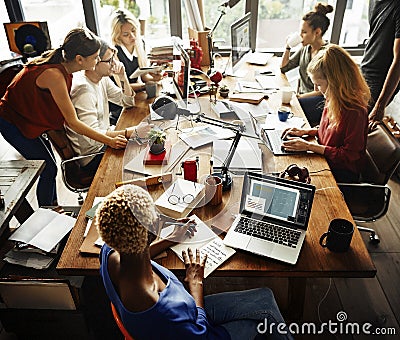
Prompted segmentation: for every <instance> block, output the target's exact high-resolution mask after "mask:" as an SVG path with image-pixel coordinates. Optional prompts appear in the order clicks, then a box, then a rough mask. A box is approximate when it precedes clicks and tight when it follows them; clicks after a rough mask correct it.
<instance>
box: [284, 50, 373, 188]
mask: <svg viewBox="0 0 400 340" xmlns="http://www.w3.org/2000/svg"><path fill="white" fill-rule="evenodd" d="M307 72H308V74H309V76H310V78H311V80H312V82H313V83H314V86H315V89H316V90H319V91H321V93H322V94H323V95H324V97H325V99H326V103H325V108H324V111H323V113H322V118H321V123H320V126H319V127H318V128H312V129H295V128H293V129H289V130H287V131H285V132H284V137H285V138H286V139H287V141H285V142H283V146H284V147H285V149H286V150H289V151H312V152H315V153H318V154H321V155H324V156H325V157H326V159H327V161H328V163H329V166H330V168H331V170H332V173H333V175H334V176H335V178H336V180H337V181H338V182H357V181H358V180H359V176H360V172H361V169H362V167H363V164H364V159H365V149H366V143H367V133H368V114H367V108H368V102H369V100H370V92H369V88H368V85H367V83H366V82H365V80H364V78H363V76H362V74H361V72H360V69H359V68H358V66H357V64H356V63H355V62H354V60H353V59H352V58H351V56H350V55H349V54H348V53H347V52H346V51H345V50H344V49H343V48H342V47H340V46H337V45H330V46H329V47H328V48H326V50H323V51H321V52H320V53H319V54H318V55H317V56H316V57H315V58H314V59H313V60H312V61H311V62H310V64H309V65H308V68H307ZM304 135H309V136H316V137H317V140H318V144H316V143H313V142H309V141H306V140H304V139H302V138H298V137H302V136H304Z"/></svg>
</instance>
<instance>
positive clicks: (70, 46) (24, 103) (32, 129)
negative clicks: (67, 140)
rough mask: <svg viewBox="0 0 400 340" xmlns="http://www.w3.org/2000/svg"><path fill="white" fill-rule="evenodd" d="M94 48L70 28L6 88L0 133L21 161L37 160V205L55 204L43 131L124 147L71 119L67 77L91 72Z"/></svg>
mask: <svg viewBox="0 0 400 340" xmlns="http://www.w3.org/2000/svg"><path fill="white" fill-rule="evenodd" d="M99 48H100V42H99V41H98V39H97V37H96V36H95V35H94V34H92V33H91V32H89V31H88V30H86V29H82V28H76V29H73V30H71V31H70V32H69V33H68V35H67V36H66V38H65V40H64V43H63V45H62V46H60V47H59V48H57V49H54V50H50V51H47V52H45V53H43V54H42V55H41V56H40V57H37V58H35V59H33V60H32V61H31V62H29V63H28V64H27V65H26V66H25V67H24V68H23V70H21V72H19V73H18V74H17V75H16V77H15V78H14V79H13V81H12V82H11V83H10V85H9V86H8V88H7V91H6V93H5V94H4V96H3V98H1V101H0V132H1V134H2V135H3V137H4V139H6V140H7V141H8V142H9V143H10V144H11V145H12V146H13V147H14V148H15V149H16V150H17V151H18V152H19V153H21V155H22V156H24V157H25V158H26V159H43V160H45V161H46V167H45V169H44V171H43V172H42V174H41V176H40V179H39V183H38V188H37V198H38V202H39V205H52V204H55V203H56V202H57V194H56V181H55V178H56V174H57V165H56V164H55V162H54V155H53V154H52V151H51V147H50V145H49V143H48V142H47V141H45V140H44V139H41V138H40V136H41V134H42V133H43V132H45V131H47V130H54V129H62V128H63V126H64V124H66V125H68V126H69V127H70V128H71V129H73V130H74V131H76V132H78V133H81V134H82V135H85V136H87V137H89V138H92V139H94V140H97V141H99V142H101V143H104V144H106V145H108V146H111V147H112V148H116V149H120V148H124V147H125V146H126V143H127V140H126V138H125V137H124V136H116V137H110V136H107V135H106V134H102V133H99V132H97V131H96V130H94V129H92V128H90V127H89V126H87V125H86V124H84V123H82V122H81V121H80V120H79V119H78V118H77V115H76V112H75V109H74V106H73V104H72V102H71V99H70V96H69V92H70V89H71V82H72V73H74V72H77V71H80V70H93V69H94V67H95V66H96V64H97V63H98V62H99V61H100V59H99Z"/></svg>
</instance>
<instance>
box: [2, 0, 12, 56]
mask: <svg viewBox="0 0 400 340" xmlns="http://www.w3.org/2000/svg"><path fill="white" fill-rule="evenodd" d="M0 20H1V29H0V51H1V52H0V60H6V59H10V53H8V51H9V50H10V49H9V47H8V41H7V37H6V33H5V30H4V26H3V23H4V22H10V20H9V18H8V14H7V9H6V5H5V3H4V1H1V2H0Z"/></svg>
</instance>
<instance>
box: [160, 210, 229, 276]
mask: <svg viewBox="0 0 400 340" xmlns="http://www.w3.org/2000/svg"><path fill="white" fill-rule="evenodd" d="M190 219H192V220H193V221H194V222H195V223H196V230H197V231H196V233H195V234H194V236H193V237H190V238H187V239H186V240H184V241H183V242H181V243H178V244H176V245H174V246H172V247H171V250H172V251H173V252H174V253H175V254H176V255H177V256H178V257H179V258H180V259H181V260H182V261H183V258H182V250H185V251H187V248H189V247H190V248H191V249H192V251H193V253H195V250H196V249H199V250H200V255H201V257H202V258H203V257H204V256H205V255H206V254H207V262H206V264H205V267H204V277H207V276H208V275H210V274H211V273H212V272H213V271H214V270H215V269H217V268H218V267H219V266H220V265H221V264H222V263H224V262H225V261H226V260H227V259H228V258H230V257H231V256H232V255H233V254H235V253H236V251H235V250H234V249H233V248H231V247H228V246H226V245H224V243H223V241H222V240H221V239H220V238H219V237H218V235H217V234H216V233H215V232H214V231H212V230H211V229H210V228H209V227H208V226H207V225H206V224H205V223H204V222H203V221H202V220H201V219H200V218H199V217H197V216H196V215H192V216H190ZM173 228H174V226H173V225H171V226H170V227H167V228H164V229H163V230H162V232H161V238H165V237H167V236H168V234H170V233H171V232H172V230H173Z"/></svg>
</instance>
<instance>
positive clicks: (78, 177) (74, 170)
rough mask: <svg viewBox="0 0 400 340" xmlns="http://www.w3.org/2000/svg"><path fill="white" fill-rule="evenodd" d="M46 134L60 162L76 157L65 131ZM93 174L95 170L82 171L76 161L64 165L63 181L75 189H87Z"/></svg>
mask: <svg viewBox="0 0 400 340" xmlns="http://www.w3.org/2000/svg"><path fill="white" fill-rule="evenodd" d="M46 134H47V136H48V137H49V140H50V142H51V143H52V145H53V147H54V149H55V150H56V151H57V153H58V154H59V156H60V158H61V160H63V161H66V160H69V159H71V158H73V157H75V156H76V154H75V152H74V150H73V149H72V146H71V143H70V141H69V139H68V137H67V134H66V132H65V130H48V131H46ZM95 173H96V171H95V170H90V171H87V170H84V169H82V168H81V166H80V163H79V161H78V160H75V161H71V162H67V163H66V164H65V173H64V176H65V180H66V182H67V183H68V184H69V185H70V186H71V187H73V188H76V189H83V188H88V187H89V186H90V184H91V183H92V180H93V177H94V175H95Z"/></svg>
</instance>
